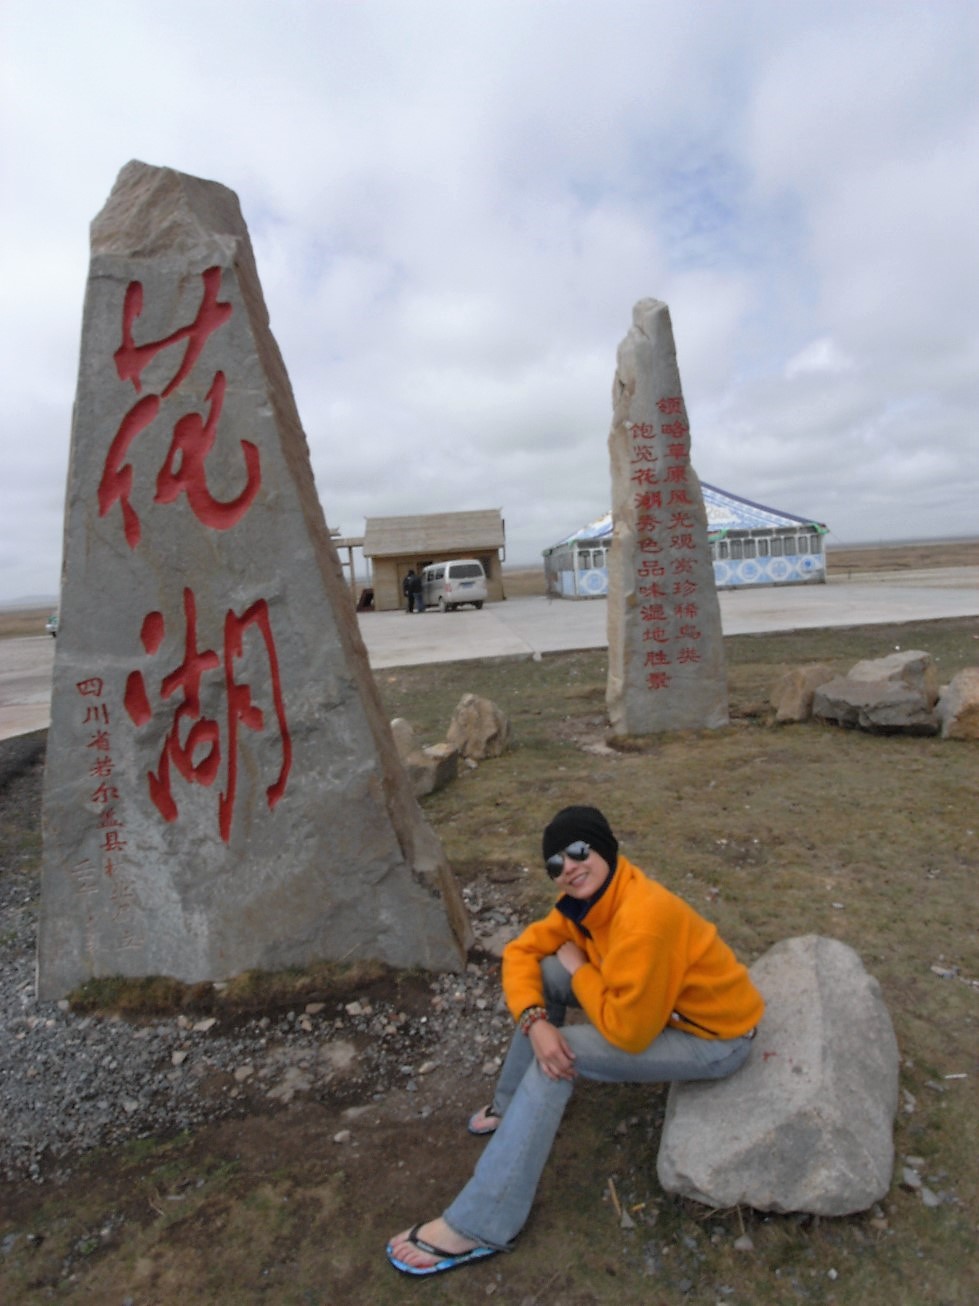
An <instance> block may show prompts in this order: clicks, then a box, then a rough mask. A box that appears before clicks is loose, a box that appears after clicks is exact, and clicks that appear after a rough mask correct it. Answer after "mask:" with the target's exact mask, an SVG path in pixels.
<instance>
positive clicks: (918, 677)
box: [847, 649, 938, 707]
mask: <svg viewBox="0 0 979 1306" xmlns="http://www.w3.org/2000/svg"><path fill="white" fill-rule="evenodd" d="M847 678H848V679H849V680H870V681H875V682H879V683H890V684H900V685H907V686H908V688H909V689H916V690H917V691H918V692H919V693H920V694H921V696H922V698H924V699H925V701H926V702H927V704H928V706H929V707H934V705H935V703H936V701H937V699H938V673H937V671H936V670H935V662H934V659H933V658H932V656H931V654H930V653H925V652H923V651H922V650H921V649H907V650H905V651H904V652H902V651H900V650H898V651H897V652H895V653H888V654H887V656H886V657H882V658H866V659H864V661H863V662H857V663H856V664H855V665H854V666H852V667H851V668H850V670H849V672H848V673H847Z"/></svg>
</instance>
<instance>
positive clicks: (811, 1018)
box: [657, 935, 899, 1215]
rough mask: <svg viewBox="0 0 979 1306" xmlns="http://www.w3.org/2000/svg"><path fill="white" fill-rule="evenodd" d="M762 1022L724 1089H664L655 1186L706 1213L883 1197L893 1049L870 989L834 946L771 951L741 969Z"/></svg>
mask: <svg viewBox="0 0 979 1306" xmlns="http://www.w3.org/2000/svg"><path fill="white" fill-rule="evenodd" d="M751 976H752V979H753V980H754V982H755V984H756V985H757V986H758V988H759V990H760V991H761V993H762V995H763V996H764V998H765V1002H766V1011H765V1015H764V1017H763V1019H762V1022H761V1025H760V1026H759V1029H758V1035H757V1037H756V1038H755V1040H754V1042H753V1044H752V1050H751V1055H750V1057H749V1058H748V1061H747V1062H746V1063H745V1064H744V1066H743V1067H742V1068H741V1069H740V1070H739V1071H737V1072H736V1073H735V1074H734V1075H732V1076H731V1077H730V1079H726V1080H718V1081H713V1082H709V1081H708V1082H703V1083H692V1084H674V1085H673V1086H672V1087H671V1088H670V1094H669V1098H668V1100H667V1109H666V1121H665V1124H664V1126H663V1136H662V1140H661V1143H660V1149H659V1156H658V1159H657V1173H658V1175H659V1179H660V1183H661V1184H662V1185H663V1187H664V1188H665V1189H666V1191H667V1192H671V1193H679V1194H681V1195H682V1196H684V1197H691V1198H693V1199H694V1200H695V1201H699V1202H705V1203H706V1204H707V1205H709V1206H718V1207H728V1206H739V1205H745V1206H753V1207H755V1208H756V1209H757V1210H760V1211H782V1212H787V1211H808V1212H811V1213H812V1214H815V1215H849V1214H851V1213H852V1212H854V1211H863V1210H866V1209H867V1208H868V1207H869V1206H872V1205H873V1203H874V1202H876V1201H879V1200H880V1199H881V1198H882V1197H883V1196H884V1195H885V1193H886V1192H887V1191H888V1188H889V1187H890V1183H891V1174H892V1170H893V1166H894V1140H893V1124H894V1116H895V1113H896V1111H897V1102H898V1063H899V1057H898V1047H897V1040H896V1038H895V1037H894V1029H893V1026H892V1024H891V1019H890V1015H889V1014H888V1011H887V1008H886V1006H885V1004H884V1000H883V997H882V996H881V992H880V986H879V985H878V983H877V981H876V980H875V979H874V978H873V977H872V976H871V975H869V974H868V973H867V972H866V970H865V969H864V967H863V964H862V963H861V961H860V958H859V957H858V956H857V954H856V953H855V952H854V951H853V949H852V948H850V947H848V946H847V945H846V944H845V943H841V942H839V941H838V940H836V939H829V938H823V937H819V936H816V935H808V936H806V937H804V938H795V939H787V940H785V941H784V942H782V943H778V944H776V945H775V947H773V948H771V949H770V950H769V951H768V952H767V953H766V954H765V955H764V956H763V957H761V958H760V959H759V960H758V961H757V962H756V963H755V965H754V966H753V967H752V969H751Z"/></svg>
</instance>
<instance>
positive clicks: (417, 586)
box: [409, 571, 425, 612]
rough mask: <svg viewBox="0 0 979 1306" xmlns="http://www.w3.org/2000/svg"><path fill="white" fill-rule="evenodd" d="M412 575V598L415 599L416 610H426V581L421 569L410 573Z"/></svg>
mask: <svg viewBox="0 0 979 1306" xmlns="http://www.w3.org/2000/svg"><path fill="white" fill-rule="evenodd" d="M409 574H410V576H411V585H410V599H413V600H414V603H415V611H416V612H424V611H425V582H424V580H423V579H422V574H421V572H420V571H413V572H410V573H409Z"/></svg>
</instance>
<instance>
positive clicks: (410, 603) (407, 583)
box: [401, 567, 415, 613]
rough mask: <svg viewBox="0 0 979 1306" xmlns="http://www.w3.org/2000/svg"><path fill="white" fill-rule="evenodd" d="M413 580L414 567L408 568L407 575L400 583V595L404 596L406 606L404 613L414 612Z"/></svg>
mask: <svg viewBox="0 0 979 1306" xmlns="http://www.w3.org/2000/svg"><path fill="white" fill-rule="evenodd" d="M414 580H415V569H414V567H409V568H408V574H407V575H406V576H405V578H404V580H403V581H402V582H401V593H402V594H403V595H404V596H405V604H406V605H407V606H406V607H405V611H406V612H408V613H411V612H414V610H415V591H414V589H413V588H412V585H413V582H414Z"/></svg>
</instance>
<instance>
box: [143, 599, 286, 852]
mask: <svg viewBox="0 0 979 1306" xmlns="http://www.w3.org/2000/svg"><path fill="white" fill-rule="evenodd" d="M165 627H166V622H165V619H164V617H163V614H162V613H160V612H150V613H148V614H147V616H146V617H145V618H144V621H143V628H142V631H141V633H140V639H141V641H142V644H143V648H144V649H145V650H146V652H147V654H149V655H151V656H152V655H154V654H156V653H157V652H158V651H159V649H160V646H161V645H162V643H163V638H164V635H165V633H166V632H165ZM250 633H254V634H255V636H257V639H258V641H259V644H260V646H261V649H262V651H263V653H264V657H265V661H266V663H267V668H268V676H269V681H268V683H269V685H270V688H271V698H272V704H273V708H274V714H275V728H276V730H277V734H278V740H279V748H280V757H281V765H280V768H279V772H278V774H277V776H276V777H275V779H274V780H273V781H272V783H271V784H269V785H268V786H267V788H266V791H265V793H266V798H267V800H268V805H269V807H270V808H273V807H275V805H276V803H277V802H278V801H279V799H280V798H281V797H282V795H283V793H284V792H285V787H286V781H287V779H288V776H289V771H290V769H291V766H292V741H291V739H290V736H289V727H288V723H287V721H286V714H285V705H284V703H283V698H282V681H281V677H280V674H279V663H278V656H277V654H276V650H275V640H274V638H273V636H272V627H271V623H270V621H269V611H268V604H267V603H266V602H265V600H264V599H261V600H259V601H258V602H257V603H253V604H252V605H251V607H250V608H249V609H248V610H247V611H246V612H245V613H243V614H242V615H241V616H236V615H235V613H234V612H232V611H229V612H227V613H226V614H225V618H224V642H223V648H222V650H221V652H220V654H219V653H218V652H217V650H215V649H201V648H199V647H198V640H197V604H196V600H195V598H194V593H193V591H192V590H190V589H185V590H184V651H183V660H182V661H181V662H180V664H179V665H178V666H176V667H173V668H172V669H171V670H169V671H167V672H165V673H164V674H162V675H160V676H159V677H158V679H157V680H156V681H155V682H154V689H155V691H156V694H157V696H158V698H159V699H160V700H172V701H173V702H174V703H175V704H176V707H175V709H174V711H173V715H172V718H171V725H170V730H169V732H168V733H167V736H166V739H165V740H164V743H163V750H162V752H161V753H160V761H159V764H158V767H157V770H156V771H155V772H154V771H151V772H150V773H149V775H148V777H147V778H148V783H149V792H150V797H151V798H152V799H153V803H154V805H155V806H156V808H157V810H158V811H159V813H160V815H161V816H162V817H163V818H164V820H166V821H175V820H176V819H177V816H178V815H179V808H178V806H177V801H176V799H175V798H174V793H173V776H172V774H171V769H170V768H171V763H172V765H173V768H174V770H176V772H177V773H178V774H179V775H180V776H181V777H182V778H183V780H184V781H185V782H186V783H187V784H198V785H202V786H203V787H205V788H210V786H211V785H213V783H214V781H215V779H216V778H217V775H218V772H219V769H220V767H221V762H222V732H221V724H220V723H219V722H218V721H216V720H215V719H213V718H209V717H206V716H205V715H204V713H203V710H202V707H201V686H202V682H203V680H204V678H205V676H208V677H210V678H211V679H212V680H216V681H217V683H218V684H219V686H220V688H221V691H222V693H223V696H224V699H225V701H226V705H227V706H226V721H225V731H224V736H223V739H224V749H225V750H226V752H227V760H226V765H225V773H226V779H225V787H224V789H223V791H222V792H221V794H220V796H219V800H218V829H219V831H220V834H221V838H222V839H223V840H224V841H225V843H227V841H228V839H229V838H230V836H231V821H232V817H233V815H234V804H235V794H236V790H237V783H238V749H239V732H240V729H241V727H242V726H244V727H246V728H248V729H250V730H254V731H260V730H264V729H265V728H266V713H265V712H264V711H263V710H262V709H261V708H260V707H258V706H257V705H256V704H255V702H254V698H253V692H252V686H251V685H250V684H248V683H247V682H246V681H242V680H240V679H238V678H237V663H238V662H239V661H240V660H241V658H242V656H243V654H244V651H245V637H246V635H248V634H250ZM124 702H125V706H126V711H127V712H128V714H129V716H130V718H131V720H132V721H133V723H134V724H135V725H136V726H144V725H146V724H147V723H148V722H149V721H150V720H151V719H152V717H153V715H154V709H153V706H152V705H151V703H150V696H149V693H148V692H147V688H146V677H145V676H144V674H143V672H142V671H132V672H130V674H129V678H128V680H127V681H126V692H125V697H124Z"/></svg>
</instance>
